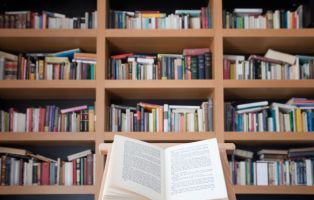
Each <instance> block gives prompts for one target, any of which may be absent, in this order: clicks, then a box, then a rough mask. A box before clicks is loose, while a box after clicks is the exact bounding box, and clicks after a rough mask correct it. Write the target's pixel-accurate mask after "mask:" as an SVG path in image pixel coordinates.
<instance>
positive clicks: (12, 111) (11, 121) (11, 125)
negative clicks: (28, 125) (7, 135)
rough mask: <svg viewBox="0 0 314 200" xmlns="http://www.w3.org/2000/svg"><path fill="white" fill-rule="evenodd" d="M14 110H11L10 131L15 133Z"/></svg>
mask: <svg viewBox="0 0 314 200" xmlns="http://www.w3.org/2000/svg"><path fill="white" fill-rule="evenodd" d="M13 115H14V108H10V111H9V120H10V122H9V131H10V132H12V131H13V124H14V117H13Z"/></svg>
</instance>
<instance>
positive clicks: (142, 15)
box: [108, 6, 211, 29]
mask: <svg viewBox="0 0 314 200" xmlns="http://www.w3.org/2000/svg"><path fill="white" fill-rule="evenodd" d="M108 26H109V28H119V29H201V28H202V29H208V28H211V12H210V7H209V6H208V7H202V8H201V9H200V10H175V13H174V14H173V13H172V14H169V15H167V14H166V13H161V12H160V11H135V12H130V11H117V10H110V11H109V20H108Z"/></svg>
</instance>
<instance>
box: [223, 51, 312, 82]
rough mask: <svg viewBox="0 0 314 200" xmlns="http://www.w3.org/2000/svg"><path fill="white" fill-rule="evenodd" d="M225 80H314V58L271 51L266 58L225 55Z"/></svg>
mask: <svg viewBox="0 0 314 200" xmlns="http://www.w3.org/2000/svg"><path fill="white" fill-rule="evenodd" d="M223 68H224V74H223V75H224V79H233V80H256V79H259V80H304V79H314V56H307V55H292V54H288V53H284V52H280V51H276V50H273V49H269V50H268V51H267V53H266V54H265V55H264V56H258V55H250V56H249V57H248V59H245V56H243V55H224V64H223Z"/></svg>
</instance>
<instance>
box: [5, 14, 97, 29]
mask: <svg viewBox="0 0 314 200" xmlns="http://www.w3.org/2000/svg"><path fill="white" fill-rule="evenodd" d="M96 27H97V11H94V12H85V13H84V16H83V17H67V16H66V15H64V14H60V13H55V12H49V11H42V12H41V13H38V12H33V11H6V12H4V13H3V14H0V28H17V29H94V28H96Z"/></svg>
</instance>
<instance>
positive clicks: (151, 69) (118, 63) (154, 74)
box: [108, 48, 212, 80]
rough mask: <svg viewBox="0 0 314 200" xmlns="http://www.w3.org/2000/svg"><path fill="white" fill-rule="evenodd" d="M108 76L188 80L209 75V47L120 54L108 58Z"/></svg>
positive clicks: (210, 61)
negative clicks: (143, 53)
mask: <svg viewBox="0 0 314 200" xmlns="http://www.w3.org/2000/svg"><path fill="white" fill-rule="evenodd" d="M108 66H109V67H108V79H114V80H126V79H129V80H190V79H210V78H211V77H212V74H211V73H212V57H211V53H210V50H209V49H207V48H202V49H184V50H183V54H157V55H140V54H119V55H113V56H111V57H110V60H109V64H108Z"/></svg>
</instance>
